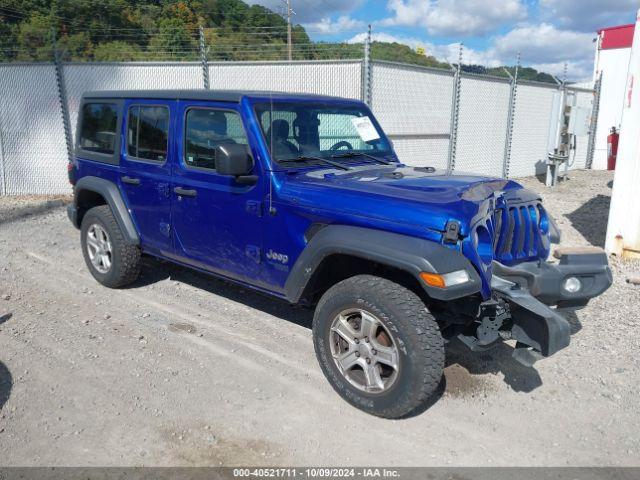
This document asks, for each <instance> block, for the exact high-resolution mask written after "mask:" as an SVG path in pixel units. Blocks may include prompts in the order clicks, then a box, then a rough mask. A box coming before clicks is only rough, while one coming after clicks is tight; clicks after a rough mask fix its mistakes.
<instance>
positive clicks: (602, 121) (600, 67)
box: [592, 24, 635, 170]
mask: <svg viewBox="0 0 640 480" xmlns="http://www.w3.org/2000/svg"><path fill="white" fill-rule="evenodd" d="M634 27H635V25H634V24H629V25H620V26H617V27H609V28H603V29H602V30H599V31H598V38H597V45H596V58H595V64H594V72H593V75H594V82H595V81H596V80H597V79H598V77H599V76H600V74H602V87H601V93H600V111H599V114H598V128H597V130H596V143H595V151H594V156H593V165H592V168H594V169H601V170H604V169H606V168H607V136H608V135H609V132H610V131H611V127H616V129H618V130H619V129H620V122H621V120H622V108H623V105H624V97H625V92H626V91H627V89H626V83H627V72H628V70H629V58H630V55H631V44H632V42H633V32H634Z"/></svg>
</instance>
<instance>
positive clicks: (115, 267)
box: [80, 205, 140, 288]
mask: <svg viewBox="0 0 640 480" xmlns="http://www.w3.org/2000/svg"><path fill="white" fill-rule="evenodd" d="M80 241H81V243H82V253H83V255H84V260H85V263H86V264H87V267H88V268H89V271H90V272H91V275H93V277H94V278H95V279H96V280H97V281H98V282H100V283H101V284H102V285H105V286H107V287H111V288H117V287H122V286H125V285H128V284H130V283H132V282H134V281H135V280H136V279H137V278H138V276H139V275H140V249H139V248H138V247H137V246H136V245H131V244H129V243H127V242H126V241H125V239H124V236H123V235H122V231H121V230H120V227H119V226H118V223H117V222H116V219H115V217H114V216H113V213H111V209H110V208H109V206H108V205H101V206H99V207H94V208H92V209H91V210H89V211H88V212H87V213H86V214H85V215H84V218H83V219H82V228H81V232H80Z"/></svg>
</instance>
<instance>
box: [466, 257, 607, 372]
mask: <svg viewBox="0 0 640 480" xmlns="http://www.w3.org/2000/svg"><path fill="white" fill-rule="evenodd" d="M558 253H559V254H558V255H557V256H558V258H559V260H560V261H559V262H558V263H548V262H542V261H539V262H527V263H522V264H520V265H516V266H513V267H507V266H505V265H502V264H500V263H497V262H494V264H493V276H492V280H491V287H492V289H493V292H494V298H493V299H492V300H490V301H488V302H484V303H483V305H482V306H481V309H480V318H479V320H478V322H479V326H478V328H477V330H476V334H475V335H474V336H473V337H470V336H465V335H460V336H459V338H460V339H461V340H462V341H463V342H464V343H465V344H467V346H469V347H470V348H472V349H473V350H481V349H484V348H487V347H488V346H492V345H493V344H494V343H496V342H497V341H498V340H500V339H513V340H516V342H517V343H516V349H515V351H514V354H513V356H514V358H516V360H518V361H520V362H521V363H523V364H525V365H529V366H530V365H532V364H533V363H534V362H535V361H536V360H537V359H539V358H541V357H548V356H550V355H553V354H554V353H556V352H557V351H559V350H561V349H563V348H565V347H566V346H568V345H569V341H570V330H571V329H570V326H569V323H568V322H567V320H566V319H565V318H564V317H563V316H562V315H561V314H560V313H559V312H560V311H561V310H562V309H577V308H581V307H584V306H585V305H586V304H587V303H588V302H589V300H590V299H592V298H594V297H596V296H598V295H600V294H601V293H603V292H604V291H605V290H607V288H609V287H610V286H611V283H612V282H613V277H612V274H611V269H610V268H609V265H608V262H607V256H606V254H605V253H604V252H603V251H602V250H600V249H589V250H586V249H579V250H578V249H575V250H559V251H558Z"/></svg>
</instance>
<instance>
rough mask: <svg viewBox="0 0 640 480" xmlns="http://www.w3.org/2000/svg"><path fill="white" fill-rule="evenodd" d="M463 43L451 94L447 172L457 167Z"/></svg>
mask: <svg viewBox="0 0 640 480" xmlns="http://www.w3.org/2000/svg"><path fill="white" fill-rule="evenodd" d="M462 48H463V45H462V43H461V44H460V50H459V52H458V65H457V67H456V68H455V69H454V72H455V73H454V74H453V95H452V96H451V122H450V126H449V158H448V160H447V173H448V174H450V173H451V172H453V170H454V169H455V167H456V143H457V141H458V118H459V113H460V85H461V75H462Z"/></svg>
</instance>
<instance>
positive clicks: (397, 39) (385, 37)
mask: <svg viewBox="0 0 640 480" xmlns="http://www.w3.org/2000/svg"><path fill="white" fill-rule="evenodd" d="M366 38H367V34H366V33H358V34H357V35H354V36H353V37H351V38H350V39H349V40H347V43H363V42H364V41H365V39H366ZM371 40H373V41H374V42H387V43H400V44H402V45H408V46H410V47H411V48H416V47H419V46H424V42H423V41H422V40H420V39H418V38H413V37H403V36H398V35H391V34H389V33H384V32H375V33H372V34H371Z"/></svg>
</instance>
